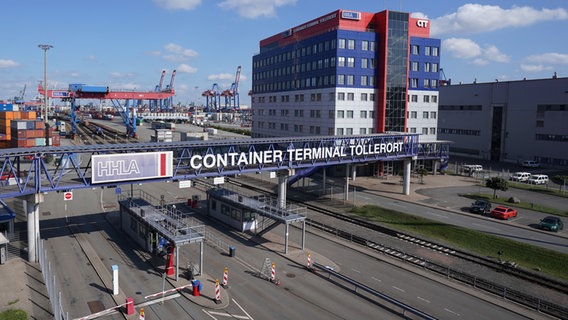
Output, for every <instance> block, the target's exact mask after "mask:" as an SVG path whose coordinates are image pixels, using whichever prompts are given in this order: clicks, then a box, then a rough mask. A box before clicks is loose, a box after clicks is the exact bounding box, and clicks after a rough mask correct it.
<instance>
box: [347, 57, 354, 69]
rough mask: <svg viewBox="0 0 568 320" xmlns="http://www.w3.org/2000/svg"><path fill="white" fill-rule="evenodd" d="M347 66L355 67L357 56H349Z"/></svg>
mask: <svg viewBox="0 0 568 320" xmlns="http://www.w3.org/2000/svg"><path fill="white" fill-rule="evenodd" d="M347 67H348V68H354V67H355V58H353V57H348V58H347Z"/></svg>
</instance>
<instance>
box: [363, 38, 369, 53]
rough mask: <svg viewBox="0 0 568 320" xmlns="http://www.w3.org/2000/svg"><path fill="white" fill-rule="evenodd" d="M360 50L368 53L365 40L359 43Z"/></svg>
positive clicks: (367, 43)
mask: <svg viewBox="0 0 568 320" xmlns="http://www.w3.org/2000/svg"><path fill="white" fill-rule="evenodd" d="M361 50H363V51H369V41H367V40H363V41H361Z"/></svg>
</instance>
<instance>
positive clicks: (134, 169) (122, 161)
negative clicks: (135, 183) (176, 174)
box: [91, 151, 173, 184]
mask: <svg viewBox="0 0 568 320" xmlns="http://www.w3.org/2000/svg"><path fill="white" fill-rule="evenodd" d="M91 162H92V170H93V174H92V177H91V183H93V184H95V183H107V182H118V181H130V180H144V179H154V178H167V177H171V176H172V175H173V152H172V151H164V152H146V153H127V154H107V155H93V156H92V157H91Z"/></svg>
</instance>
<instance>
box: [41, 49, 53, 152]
mask: <svg viewBox="0 0 568 320" xmlns="http://www.w3.org/2000/svg"><path fill="white" fill-rule="evenodd" d="M38 47H39V48H40V49H41V50H43V113H44V115H43V122H44V123H45V124H47V50H49V49H51V48H53V46H52V45H50V44H40V45H38ZM46 128H47V126H46ZM46 133H47V130H46ZM46 139H48V137H47V135H46ZM46 143H49V142H48V141H46Z"/></svg>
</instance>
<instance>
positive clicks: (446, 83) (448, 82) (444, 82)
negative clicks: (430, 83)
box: [440, 68, 452, 86]
mask: <svg viewBox="0 0 568 320" xmlns="http://www.w3.org/2000/svg"><path fill="white" fill-rule="evenodd" d="M451 84H452V79H446V73H444V68H440V86H449V85H451Z"/></svg>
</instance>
